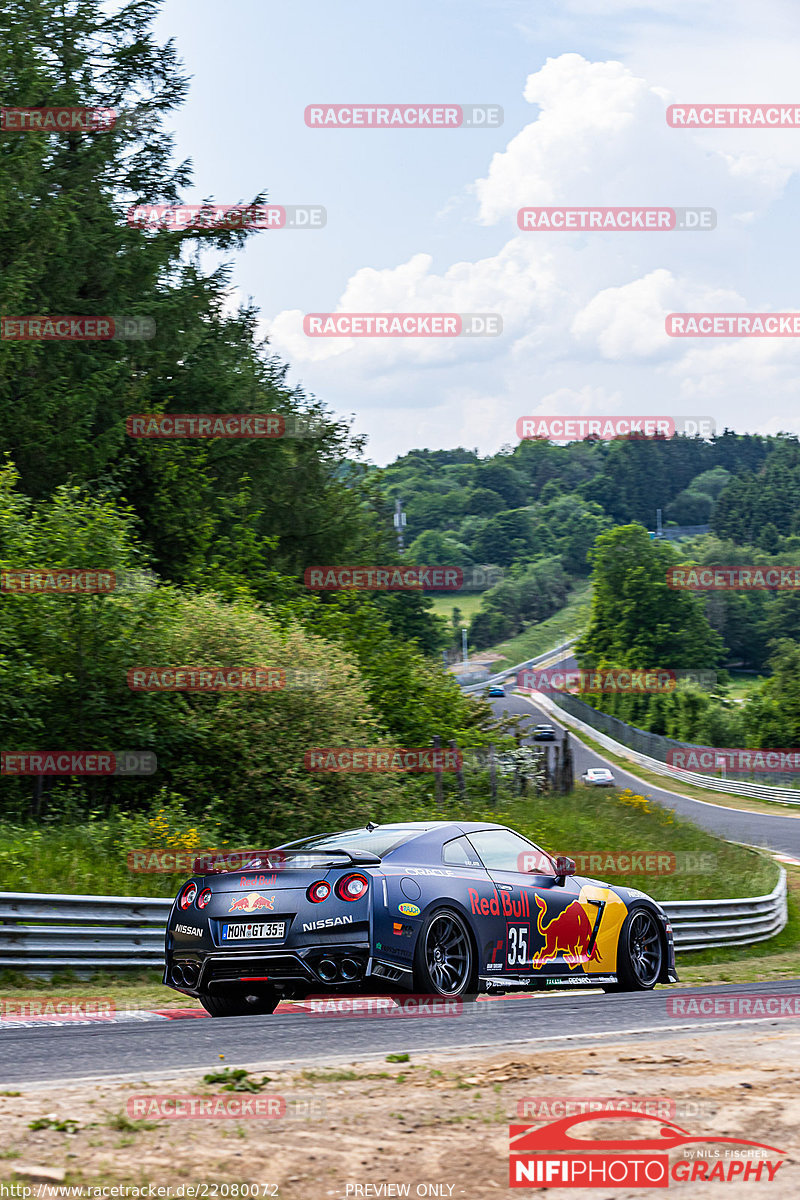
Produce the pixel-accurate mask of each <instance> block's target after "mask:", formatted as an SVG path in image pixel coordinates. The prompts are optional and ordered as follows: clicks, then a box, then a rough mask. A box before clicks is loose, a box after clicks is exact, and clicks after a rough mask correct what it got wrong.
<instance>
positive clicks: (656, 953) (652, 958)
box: [604, 907, 664, 992]
mask: <svg viewBox="0 0 800 1200" xmlns="http://www.w3.org/2000/svg"><path fill="white" fill-rule="evenodd" d="M663 960H664V946H663V943H662V940H661V930H660V928H659V924H658V919H657V917H656V915H655V913H652V912H651V911H650V909H649V908H641V907H640V908H633V909H631V911H630V912H629V913H628V915H627V917H626V918H625V922H624V924H623V926H622V929H621V930H620V935H619V945H618V947H617V979H618V983H616V984H612V985H611V986H609V987H607V988H605V989H604V991H607V992H649V991H652V989H653V988H654V987H655V986H656V984H657V983H658V979H659V976H660V975H661V966H662V963H663Z"/></svg>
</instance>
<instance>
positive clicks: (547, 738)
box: [533, 725, 556, 742]
mask: <svg viewBox="0 0 800 1200" xmlns="http://www.w3.org/2000/svg"><path fill="white" fill-rule="evenodd" d="M533 740H534V741H535V742H554V741H555V740H556V731H555V729H554V728H553V726H552V725H536V726H534V730H533Z"/></svg>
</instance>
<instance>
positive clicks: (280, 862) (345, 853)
mask: <svg viewBox="0 0 800 1200" xmlns="http://www.w3.org/2000/svg"><path fill="white" fill-rule="evenodd" d="M293 858H299V859H303V860H305V861H308V860H309V859H313V860H315V862H314V863H312V864H310V865H316V862H319V861H320V860H324V859H326V858H341V859H343V860H344V861H343V863H342V866H359V865H360V866H364V867H379V866H380V864H381V859H380V857H379V856H378V855H377V854H372V853H370V852H369V851H367V850H356V851H352V850H339V849H333V850H303V849H300V848H298V849H296V850H282V849H280V848H277V849H275V850H231V851H224V850H221V851H218V852H216V853H213V854H204V855H200V856H198V857H197V858H195V860H194V864H193V870H194V874H195V875H226V874H229V873H231V872H234V871H254V870H262V871H288V870H292V869H297V870H302V866H297V867H296V866H295V864H294V863H292V862H291V860H292V859H293Z"/></svg>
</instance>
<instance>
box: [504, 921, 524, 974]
mask: <svg viewBox="0 0 800 1200" xmlns="http://www.w3.org/2000/svg"><path fill="white" fill-rule="evenodd" d="M529 934H530V926H529V925H509V927H508V935H507V941H506V966H509V967H524V966H525V965H526V964H528V965H529V963H530V960H529V957H528V937H529Z"/></svg>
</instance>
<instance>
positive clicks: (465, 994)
mask: <svg viewBox="0 0 800 1200" xmlns="http://www.w3.org/2000/svg"><path fill="white" fill-rule="evenodd" d="M477 987H478V963H477V958H476V955H475V949H474V945H473V941H472V935H471V933H470V930H469V927H468V925H467V923H466V921H465V920H464V918H463V917H462V916H461V915H460V913H457V912H456V911H455V910H454V909H452V908H437V909H436V911H435V912H433V913H431V914H430V916H428V917H426V919H425V921H424V923H423V926H422V929H421V931H420V934H419V937H418V938H417V948H416V952H415V954H414V989H415V991H418V992H420V993H422V994H423V995H426V996H444V997H447V999H450V1000H454V999H456V998H458V999H461V1000H474V999H475V996H476V994H477Z"/></svg>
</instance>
